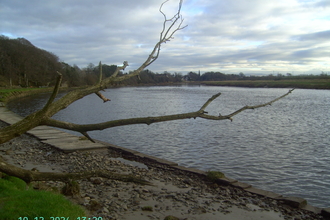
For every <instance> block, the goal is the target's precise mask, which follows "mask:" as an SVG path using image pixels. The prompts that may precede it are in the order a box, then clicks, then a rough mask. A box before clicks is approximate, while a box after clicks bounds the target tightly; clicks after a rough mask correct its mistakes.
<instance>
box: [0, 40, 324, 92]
mask: <svg viewBox="0 0 330 220" xmlns="http://www.w3.org/2000/svg"><path fill="white" fill-rule="evenodd" d="M100 68H102V75H103V77H104V78H107V77H109V76H111V75H112V74H113V73H114V72H115V71H116V68H117V66H116V65H107V64H101V65H95V64H92V63H90V64H88V65H87V66H86V67H84V68H79V67H78V66H77V65H73V66H71V65H69V64H67V63H65V62H62V61H60V59H59V57H58V56H56V55H55V54H53V53H51V52H48V51H46V50H42V49H40V48H37V47H35V46H34V45H33V44H32V43H31V42H29V41H28V40H26V39H24V38H17V39H10V38H8V37H6V36H3V35H1V36H0V87H8V86H10V87H11V86H20V87H48V86H53V85H54V84H55V81H56V76H57V74H56V71H58V72H61V73H62V74H63V82H62V86H67V87H79V86H90V85H95V84H96V83H97V82H98V80H99V75H100ZM125 74H126V75H127V74H130V72H128V73H127V72H126V73H124V72H123V71H120V72H119V73H118V75H119V76H122V75H125ZM297 78H299V79H313V78H330V76H329V75H328V73H327V72H322V73H321V74H320V75H298V76H294V75H292V74H291V73H286V74H285V75H283V74H280V73H278V74H277V75H274V74H270V75H259V76H252V75H245V74H244V73H242V72H241V73H239V74H225V73H221V72H205V73H203V74H201V73H200V72H198V73H197V72H193V71H190V72H188V73H187V74H186V75H183V74H181V73H169V72H167V71H164V72H163V73H155V72H152V71H151V70H148V69H145V70H143V71H141V73H140V74H139V77H133V78H129V79H127V80H123V81H121V82H118V83H117V84H116V85H139V84H166V83H178V82H182V81H225V80H281V79H297Z"/></svg>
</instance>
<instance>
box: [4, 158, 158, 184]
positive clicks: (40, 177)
mask: <svg viewBox="0 0 330 220" xmlns="http://www.w3.org/2000/svg"><path fill="white" fill-rule="evenodd" d="M0 171H1V172H3V173H6V174H7V175H9V176H15V177H18V178H20V179H22V180H24V181H25V182H26V183H30V182H33V181H50V180H52V181H62V182H70V181H72V180H79V179H87V178H91V177H103V178H106V179H112V180H119V181H123V182H134V183H138V184H143V185H152V184H151V183H150V182H148V181H145V180H143V179H141V178H139V177H136V176H134V175H129V174H120V173H114V172H109V171H104V170H96V171H84V172H78V173H53V172H39V171H31V170H25V169H22V168H19V167H16V166H13V165H11V164H8V163H6V162H5V161H4V160H3V159H2V158H1V156H0Z"/></svg>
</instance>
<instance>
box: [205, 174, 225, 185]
mask: <svg viewBox="0 0 330 220" xmlns="http://www.w3.org/2000/svg"><path fill="white" fill-rule="evenodd" d="M206 177H207V178H208V179H209V180H210V181H212V182H215V181H216V180H217V179H219V178H223V177H225V174H223V173H222V172H219V171H207V173H206Z"/></svg>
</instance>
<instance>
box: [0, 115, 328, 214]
mask: <svg viewBox="0 0 330 220" xmlns="http://www.w3.org/2000/svg"><path fill="white" fill-rule="evenodd" d="M3 126H5V124H4V123H3V122H1V121H0V127H3ZM0 155H1V156H2V157H3V158H4V159H5V160H6V161H7V162H8V163H11V164H13V165H16V166H18V167H21V168H24V169H28V170H31V169H36V170H38V171H40V172H78V171H83V170H108V171H112V172H117V173H125V174H134V175H136V176H140V177H141V178H143V179H145V180H148V181H150V182H151V183H152V184H153V186H149V185H139V184H135V183H128V182H120V181H116V180H108V179H104V178H99V177H95V178H90V179H86V180H79V181H78V182H79V184H80V194H79V195H76V196H73V197H68V198H69V199H72V200H73V201H74V202H76V203H78V204H80V205H82V206H84V207H85V208H86V209H87V210H88V212H89V214H90V216H89V217H103V219H136V220H139V219H141V220H142V219H161V220H163V219H165V218H166V216H175V217H177V219H188V220H193V219H203V220H204V219H205V220H206V219H207V220H213V219H214V220H215V219H224V220H226V219H227V220H234V219H235V220H237V219H244V220H247V219H251V220H252V219H253V220H255V219H260V220H261V219H263V220H264V219H273V220H277V219H292V220H298V219H308V220H314V219H325V218H323V217H322V216H321V215H318V214H314V213H313V212H309V211H305V210H302V209H295V208H292V207H289V206H286V205H284V204H282V203H281V202H280V201H278V200H272V199H269V198H265V197H261V196H258V195H254V194H252V193H248V192H245V191H243V190H241V189H239V188H235V187H232V186H222V185H218V184H214V183H212V182H211V181H208V180H207V179H205V178H201V177H200V176H197V175H193V174H191V173H186V172H183V171H178V170H175V169H173V168H171V167H167V166H165V165H160V164H152V163H148V164H147V165H144V164H141V163H131V164H130V162H128V161H125V160H123V159H121V158H116V157H117V156H118V153H116V152H114V151H112V150H111V149H107V150H98V151H84V152H73V153H63V152H61V151H58V150H56V149H54V148H53V147H51V146H49V145H46V144H43V143H41V142H40V141H39V140H38V139H36V138H34V137H32V136H29V135H22V136H20V137H17V138H15V139H13V140H11V141H9V142H7V143H5V144H1V145H0ZM42 185H43V186H45V185H46V186H49V187H58V188H59V189H60V188H62V187H63V185H64V184H63V183H61V182H53V181H49V182H44V183H43V184H42ZM172 219H174V218H172Z"/></svg>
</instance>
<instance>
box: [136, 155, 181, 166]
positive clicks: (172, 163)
mask: <svg viewBox="0 0 330 220" xmlns="http://www.w3.org/2000/svg"><path fill="white" fill-rule="evenodd" d="M134 155H135V156H138V157H142V158H145V159H149V160H152V161H155V162H157V163H161V164H165V165H168V166H177V165H178V164H177V163H174V162H172V161H168V160H164V159H161V158H158V157H153V156H150V155H147V154H142V153H135V154H134Z"/></svg>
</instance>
